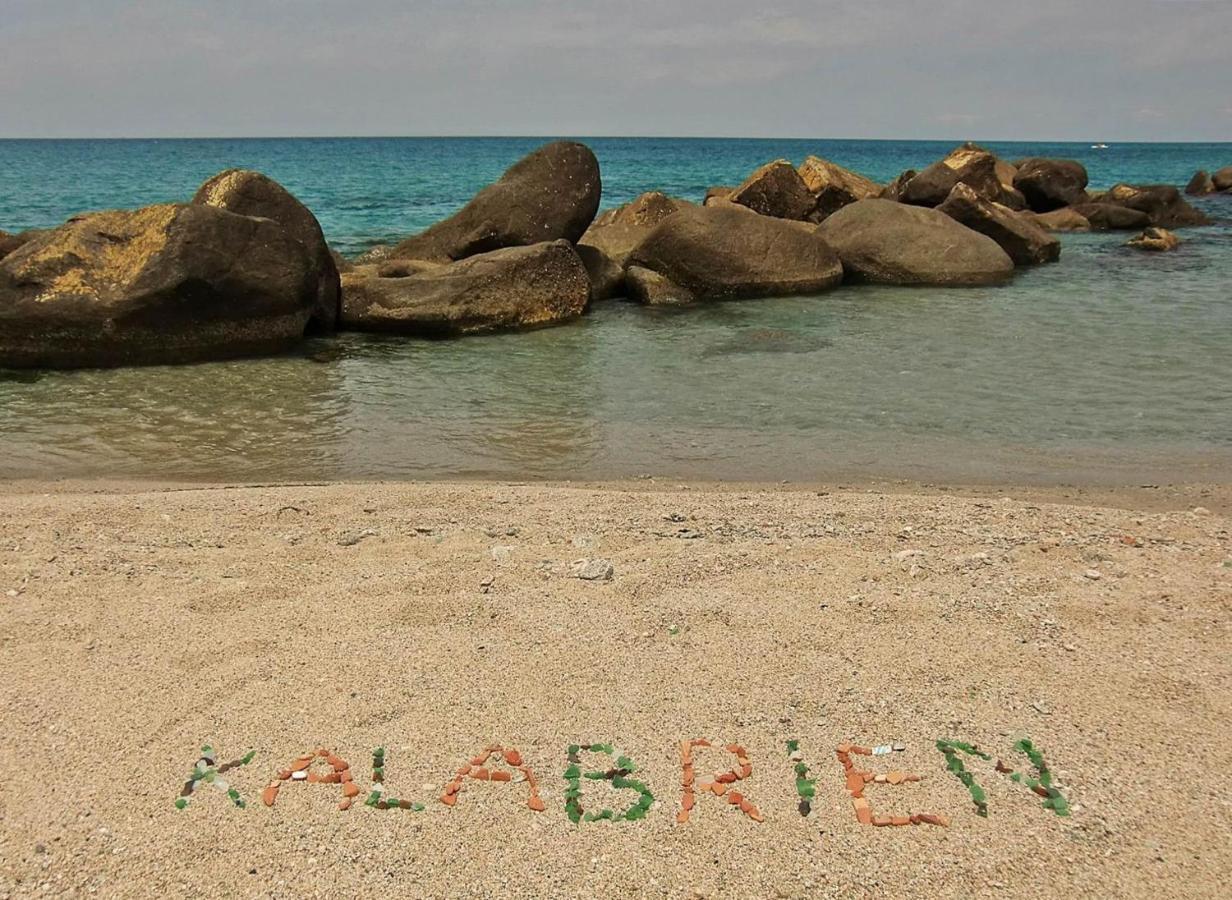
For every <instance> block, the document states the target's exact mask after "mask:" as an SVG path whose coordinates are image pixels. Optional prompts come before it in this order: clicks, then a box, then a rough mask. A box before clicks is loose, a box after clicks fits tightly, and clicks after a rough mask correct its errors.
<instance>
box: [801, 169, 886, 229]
mask: <svg viewBox="0 0 1232 900" xmlns="http://www.w3.org/2000/svg"><path fill="white" fill-rule="evenodd" d="M799 171H800V178H801V179H802V180H803V181H804V186H805V187H806V188H808V190H809V193H811V194H812V195H813V196H814V197H815V198H816V201H815V205H814V209H813V214H812V215H811V216H810V217H809V220H810V221H813V222H821V221H823V220H824V219H825V218H826V217H827V216H829V215H830V214H831V213H833V212H836V211H837V210H840V209H842V208H843V207H844V206H847V205H848V204H851V203H855V202H856V201H857V200H867V199H868V198H869V197H877V196H880V194H881V190H882V187H881V185H879V184H877V182H875V181H872V180H870V179H868V178H865V177H864V176H863V175H860V174H858V173H856V172H852V171H851V170H850V169H844V168H843V167H842V166H839V165H835V164H834V163H832V162H830V161H829V160H826V159H822V158H821V157H819V156H810V157H809V158H808V159H806V160H805V161H804V162H803V163H802V164H801V165H800V170H799Z"/></svg>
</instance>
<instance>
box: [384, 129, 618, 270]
mask: <svg viewBox="0 0 1232 900" xmlns="http://www.w3.org/2000/svg"><path fill="white" fill-rule="evenodd" d="M599 195H600V182H599V161H598V160H597V159H595V155H594V153H592V152H591V150H590V148H589V147H587V146H585V145H584V144H577V143H573V142H569V141H558V142H556V143H552V144H548V145H546V146H544V147H540V148H539V149H538V150H536V151H535V152H534V153H531V154H530V155H529V156H527V157H525V158H523V159H522V160H520V161H519V162H517V163H515V164H514V165H513V166H512V167H511V168H510V169H509V170H508V171H507V172H505V174H504V175H502V176H501V178H500V180H499V181H497V182H495V183H493V184H490V185H488V186H487V187H486V188H484V189H483V190H481V191H480V192H479V193H478V194H476V195H475V197H474V198H473V199H472V200H471V202H470V203H468V204H466V206H464V207H463V208H462V209H461V210H459V211H458V212H457V213H455V214H454V215H452V216H450V217H449V218H448V219H445V220H444V221H443V222H438V223H437V224H436V225H433V226H432V227H431V228H429V229H428V230H427V231H425V232H423V233H422V234H418V235H416V236H414V237H412V238H408V239H406V240H405V241H402V242H401V243H399V244H398V245H397V246H395V247H394V248H393V249H392V250H391V251H390V256H392V257H396V258H400V259H429V260H437V261H439V262H451V261H454V260H459V259H465V258H466V257H468V256H474V255H475V254H477V253H487V252H490V251H492V250H499V249H501V248H504V247H520V246H527V245H530V244H538V243H542V242H545V241H555V240H560V239H563V240H566V241H569V242H570V243H577V241H578V240H579V239H580V238H581V237H582V235H583V234H585V232H586V229H587V228H588V227H589V226H590V223H591V222H592V221H593V220H594V217H595V212H596V211H597V210H598V209H599Z"/></svg>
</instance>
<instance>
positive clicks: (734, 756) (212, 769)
mask: <svg viewBox="0 0 1232 900" xmlns="http://www.w3.org/2000/svg"><path fill="white" fill-rule="evenodd" d="M936 747H937V750H939V751H940V752H941V754H942V756H943V757H944V759H945V768H946V770H947V771H949V772H950V773H952V774H953V775H954V776H955V777H957V778H958V780H959V781H961V782H962V783H963V785H964V786H965V787H966V788H967V791H968V792H969V793H970V795H971V801H972V803H974V805H975V808H976V812H977V813H978V814H979V815H981V816H987V815H988V800H987V795H986V794H985V791H984V789H983V787H982V786H981V785H980V783H979V781H978V780H977V779H976V776H975V774H974V772H972V771H971V770H970V769H968V768H967V764H966V763H965V762H964V758H965V759H966V760H967V761H969V762H972V764H973V765H974V764H975V763H974V761H976V760H980V761H983V762H984V763H993V765H992V769H993V771H994V772H996V773H998V774H1000V775H1002V776H1005V777H1008V778H1009V779H1010V780H1011V781H1013V782H1015V783H1017V784H1021V785H1023V786H1024V787H1026V788H1028V789H1029V790H1031V791H1032V792H1033V793H1035V794H1037V795H1038V796H1040V797H1042V798H1043V804H1042V805H1043V807H1044V808H1045V809H1050V810H1052V811H1053V812H1054V813H1056V814H1057V815H1058V816H1067V815H1069V802H1068V801H1067V800H1066V798H1065V796H1064V795H1063V794H1062V793H1061V791H1060V790H1059V789H1058V788H1057V787H1056V786H1055V785H1054V784H1053V780H1052V773H1051V772H1050V771H1049V769H1048V765H1047V763H1046V762H1045V761H1044V755H1043V753H1042V752H1041V751H1040V750H1038V749H1037V748H1036V747H1035V745H1034V744H1033V743H1032V742H1031V740H1030V739H1028V738H1023V739H1022V740H1020V741H1018V742H1017V743H1015V744H1014V750H1015V751H1017V752H1018V753H1020V754H1022V755H1023V756H1025V757H1026V760H1027V762H1028V764H1029V768H1030V769H1031V770H1032V771H1033V773H1034V774H1028V773H1025V772H1020V771H1016V770H1014V769H1013V768H1011V767H1010V766H1008V765H1006V764H1005V763H1004V762H1003V761H1002V760H1000V759H997V760H995V763H994V760H993V757H992V755H991V754H988V753H985V752H984V751H982V750H980V748H979V747H977V746H975V745H974V744H969V743H964V742H962V741H955V740H946V739H942V740H939V741H937V743H936ZM706 748H709V749H711V750H712V751H717V752H721V753H725V754H727V759H728V762H730V763H731V765H730V767H729V768H726V769H720V770H717V771H715V772H713V774H711V775H709V776H703V775H698V774H697V772H696V770H695V768H694V752H695V751H697V750H701V749H706ZM906 749H907V748H906V746H905V745H904V744H885V745H882V746H877V747H863V746H859V745H857V744H839V745H838V746H837V747H836V748H835V755H836V757H837V759H838V761H839V763H840V764H841V765H842V769H843V778H844V779H845V786H846V789H847V793H848V794H850V796H851V805H852V811H853V813H854V815H855V818H856V821H857V822H858V823H859V824H861V825H875V826H892V825H938V826H943V827H944V826H948V825H949V824H950V820H949V817H948V816H945V815H941V814H938V813H926V812H916V813H911V814H909V815H898V816H888V815H878V814H877V813H876V812H874V810H873V808H872V805H871V804H870V802H869V800H868V799H867V798H866V797H865V796H864V789H865V787H866V786H868V785H869V784H870V783H872V784H879V785H881V784H884V785H901V784H904V783H909V782H915V781H919V780H920V776H919V775H915V774H912V773H910V772H903V771H900V770H897V769H893V768H890V770H889V771H887V772H883V773H874V772H873V771H872V770H870V769H866V768H863V767H862V766H863V765H864V760H865V758H868V759H869V760H870V761H871V760H875V759H876V758H877V757H887V758H892V757H893V754H894V753H895V752H899V751H904V750H906ZM584 753H585V754H587V755H588V757H591V758H594V757H596V756H597V757H598V760H599V762H600V765H599V766H598V767H597V768H592V769H586V770H583V768H582V754H584ZM255 756H256V751H249V752H248V753H247V754H245V755H244V756H242V757H240V758H238V759H235V760H232V761H230V762H227V763H224V764H222V765H218V760H217V755H216V754H215V752H214V749H213V748H212V747H210V746H209V745H206V746H204V747H202V748H201V757H200V758H199V759H198V760H197V762H196V764H195V765H194V767H193V771H192V774H191V775H190V776H189V778H188V780H187V781H186V782H185V784H184V787H183V788H182V789H181V791H180V795H179V797H177V798H176V801H175V805H176V807H177V808H178V809H185V808H186V807H187V806H188V805H189V801H190V800H191V798H192V797H193V796H194V795H195V794H196V793H197V792H198V790H200V789H201V788H202V787H203V786H205V785H210V786H212V787H214V788H215V789H216V790H218V791H221V792H222V793H224V794H226V795H227V797H229V798H230V800H231V802H232V803H233V804H234V805H235V806H236V807H238V808H241V809H242V808H244V807H246V806H247V801H245V799H244V798H243V796H242V795H241V794H240V792H239V790H238V789H237V788H234V787H232V786H231V785H230V783H229V782H228V781H227V779H226V777H225V776H226V774H227V773H228V772H230V771H232V770H234V769H237V768H239V767H241V766H246V765H248V764H249V763H250V762H252V760H253V758H254V757H255ZM566 759H567V761H568V767H567V768H566V769H565V771H564V780H565V782H566V784H567V785H568V787H567V788H566V790H565V812H566V814H567V815H568V817H569V819H570V820H571V821H573V822H574V823H579V822H594V821H599V820H604V819H606V820H613V821H614V820H628V821H637V820H638V819H643V818H645V817H646V814H647V813H648V812H649V811H650V809H651V807H652V806H653V805H654V803H655V797H654V795H653V794H652V793H651V792H650V789H649V788H648V787H647V786H646V785H645V784H644V783H643V782H641V781H639V780H637V779H636V778H634V777H633V776H634V773H635V772H636V771H637V766H636V764H635V763H634V762H633V760H632V759H630V758H629V757H628V756H625V755H624V754H622V753H619V752H617V751H616V749H615V748H614V747H613V746H612V745H611V744H605V743H592V744H573V745H571V746H570V747H569V748H568V751H567V753H566ZM857 760H859V762H857ZM887 762H888V759H887ZM680 768H681V777H680V786H681V795H680V809H679V810H678V812H677V813H676V822H677V823H678V824H681V825H683V824H685V823H686V822H688V821H689V815H690V812H691V811H692V809H693V807H694V804H695V803H697V802H698V798H699V795H700V796H701V797H706V796H708V795H710V796H713V797H714V798H715V799H716V800H717V801H718V802H725V803H727V804H728V805H730V806H731V807H732V809H733V810H736V811H738V812H739V813H741V814H742V815H744V816H747V817H748V818H749V819H752V820H753V821H754V822H762V821H765V818H764V816H763V815H762V812H761V810H760V809H758V807H757V806H756V804H755V803H754V802H753V800H752V799H751V798H750V797H749V796H748V795H747V794H746V792H745V790H742V788H745V787H746V785H745V782H747V780H748V779H749V778H750V776H751V775H752V774H753V763H752V760H751V759H750V758H749V754H748V752H747V751H746V750H745V749H744V747H742V746H740V745H739V744H726V745H722V744H712V743H711V742H710V741H707V740H702V739H698V740H688V741H681V743H680ZM783 771H784V773H788V772H790V773H791V774H792V775H793V777H794V778H795V784H796V794H797V796H798V797H799V798H800V799H799V804H798V806H797V807H796V809H797V811H798V812H799V814H800V815H802V816H808V815H809V814H810V813H811V812H812V800H813V797H814V794H815V791H816V785H817V778H815V777H813V778H810V777H809V768H808V766H807V764H806V763H805V761H804V753H803V751H801V750H800V747H799V742H798V741H788V742H787V746H786V765H785V766H784V769H783ZM584 778H585V779H592V780H596V781H605V782H607V783H608V784H609V785H610V787H611V788H614V789H616V790H620V791H629V792H631V794H633V795H636V797H637V799H636V800H632V802H631V803H630V805H629V806H628V807H627V808H626V809H624V810H622V811H620V812H615V811H613V810H612V809H601V810H599V811H592V812H587V811H586V810H585V809H583V807H582V779H584ZM296 782H304V783H306V784H319V785H337V786H338V790H339V791H340V793H341V797H340V799H339V803H338V809H340V810H343V811H345V810H348V809H350V808H351V805H352V803H353V801H355V800H356V799H358V798H359V797H360V796H361V795H364V793H365V792H364V791H363V789H361V788H360V786H359V785H358V784H357V783H356V782H355V779H354V776H353V774H352V770H351V765H350V763H348V762H347V761H346V760H345V759H343V758H342V757H340V756H338V755H337V754H335V753H333V752H332V751H330V750H328V749H325V748H321V749H318V750H315V751H313V752H309V753H304V754H302V755H300V756H298V757H296V758H295V759H294V760H293V761H292V762H291V764H290V765H288V766H287V767H286V768H284V769H281V770H279V771H278V772H277V774H276V777H275V778H274V779H272V780H271V781H270V782H269V783H268V784H267V785H266V787H265V788H264V790H262V791H261V802H262V803H264V804H265V805H266V806H268V807H272V806H274V804H275V803H277V802H278V793H279V791H280V790H282V789H283V788H284V787H286V786H288V785H293V784H295V783H296ZM471 782H488V783H505V784H508V785H509V786H510V787H511V788H516V789H518V790H525V791H527V802H526V805H527V806H528V807H529V808H530V809H531V810H533V811H535V812H543V811H544V810H546V809H547V806H546V804H545V803H544V802H543V799H542V798H541V797H540V796H539V781H538V779H537V778H536V776H535V773H534V772H533V771H532V770H531V768H530V766H529V765H527V764H526V763H525V761H524V760H523V759H522V754H521V753H519V752H518V750H517V749H516V748H514V747H503V746H500V745H498V744H491V745H489V746H487V747H485V748H484V749H483V751H482V752H480V753H478V754H476V755H475V756H473V757H471V758H470V759H468V760H467V761H466V762H465V763H464V764H462V765H460V766H459V767H458V768H457V769H456V771H455V772H454V777H453V779H452V780H451V781H450V782H449V783H448V784H447V785H445V788H444V790H443V791H442V793H441V794H440V796H439V797H438V798H437V799H438V800H439V802H440V803H442V804H444V805H445V806H447V807H452V806H454V805H456V804H457V803H458V802H459V798H460V797H461V796H462V794H464V793H465V792H466V790H467V788H468V784H469V783H471ZM523 785H524V787H523ZM364 804H365V805H366V806H369V807H372V808H373V809H377V810H391V809H397V810H408V811H413V812H422V811H423V809H424V805H423V804H422V803H417V802H414V801H411V800H406V799H399V798H397V797H395V796H394V795H393V794H392V793H391V792H390V791H389V790H388V788H387V787H386V784H385V750H384V748H382V747H378V748H376V749H375V750H373V751H372V786H371V787H370V788H369V789H368V791H367V793H366V797H365V800H364Z"/></svg>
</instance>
